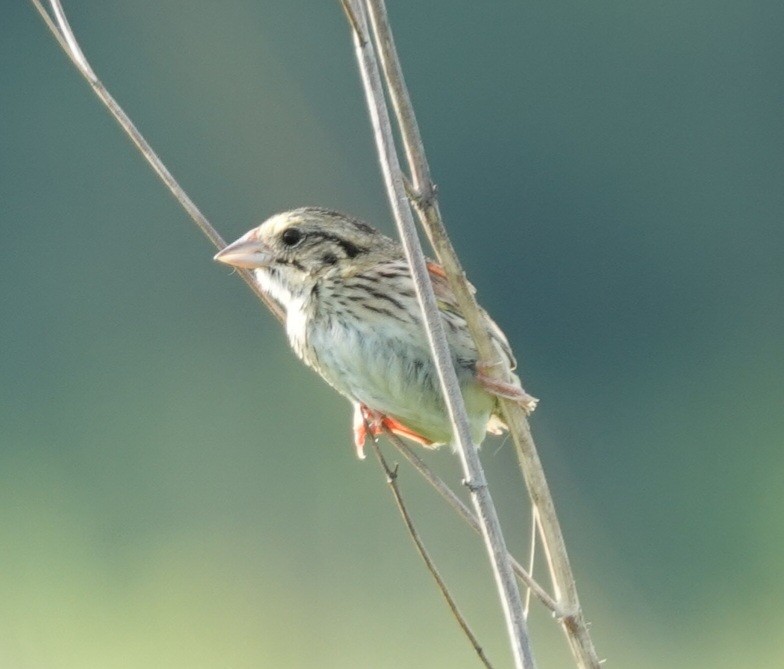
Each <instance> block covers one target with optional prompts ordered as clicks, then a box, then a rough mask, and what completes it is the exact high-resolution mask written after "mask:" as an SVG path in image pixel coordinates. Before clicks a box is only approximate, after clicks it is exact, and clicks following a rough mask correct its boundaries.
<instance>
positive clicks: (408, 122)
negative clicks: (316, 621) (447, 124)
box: [366, 0, 601, 669]
mask: <svg viewBox="0 0 784 669" xmlns="http://www.w3.org/2000/svg"><path fill="white" fill-rule="evenodd" d="M366 4H367V7H368V11H369V14H370V20H371V24H372V26H373V34H374V36H375V39H376V45H377V48H378V52H379V54H380V58H381V64H382V67H383V71H384V76H385V80H386V84H387V90H388V91H389V96H390V98H391V100H392V105H393V108H394V110H395V114H396V117H397V121H398V127H399V129H400V134H401V138H402V143H403V147H404V150H405V153H406V158H407V162H408V166H409V170H410V171H411V181H412V190H413V194H414V196H413V197H412V198H411V199H412V203H413V205H414V208H415V209H416V211H417V213H418V215H419V218H420V221H421V223H422V225H423V227H424V229H425V231H426V232H427V235H428V238H429V239H430V242H431V244H432V246H433V248H434V250H435V252H436V255H437V256H438V260H439V262H440V263H441V265H442V266H443V268H444V270H445V272H446V275H447V278H448V280H449V284H450V286H451V288H452V290H453V292H454V294H455V296H456V298H457V301H458V304H459V306H460V310H461V313H462V314H463V316H464V317H465V319H466V321H467V323H468V327H469V330H470V332H471V335H472V336H473V338H474V341H475V342H476V345H477V350H478V351H479V355H480V359H481V360H483V361H484V362H485V363H486V369H487V370H488V373H489V374H490V375H491V376H494V377H495V378H497V379H499V380H502V381H504V380H507V379H508V378H509V374H510V370H509V369H508V367H507V366H506V364H505V363H504V362H503V361H499V359H498V355H497V353H496V350H495V347H494V345H493V343H492V341H491V339H490V335H489V333H488V331H487V328H486V326H485V324H484V319H483V318H482V316H481V312H480V310H479V306H478V304H477V302H476V299H475V297H474V295H473V292H472V291H471V289H470V286H469V284H468V282H467V281H466V278H465V272H464V271H463V269H462V267H461V265H460V262H459V260H458V258H457V254H456V253H455V251H454V248H453V246H452V244H451V242H450V240H449V237H448V236H447V233H446V229H445V228H444V225H443V222H442V219H441V213H440V211H439V207H438V201H437V196H436V189H435V188H434V186H433V182H432V180H431V177H430V168H429V166H428V162H427V158H426V155H425V150H424V145H423V143H422V138H421V135H420V133H419V126H418V124H417V121H416V116H415V114H414V109H413V106H412V104H411V98H410V96H409V93H408V89H407V87H406V84H405V80H404V78H403V72H402V68H401V66H400V60H399V58H398V55H397V51H396V49H395V44H394V40H393V36H392V31H391V28H390V25H389V20H388V17H387V13H386V7H385V5H384V0H366ZM499 362H500V363H501V364H498V363H499ZM501 407H502V411H503V414H504V418H505V419H506V423H507V425H508V426H509V431H510V434H511V436H512V440H513V441H514V444H515V448H516V452H517V454H518V460H519V462H520V468H521V470H522V474H523V477H524V479H525V482H526V485H527V487H528V491H529V495H530V496H531V502H532V504H533V505H534V507H535V509H536V513H537V514H538V521H539V522H538V524H539V527H540V528H541V533H542V539H543V543H544V548H545V555H546V557H547V561H548V565H549V568H550V573H551V576H552V580H553V585H554V589H555V596H556V600H557V601H558V605H559V608H560V609H562V610H564V611H566V612H567V613H566V615H564V616H563V617H562V618H561V619H560V620H561V624H562V626H563V629H564V632H565V633H566V636H567V639H568V641H569V645H570V647H571V649H572V653H573V655H574V658H575V661H576V662H577V666H578V667H580V668H581V669H598V667H599V666H600V664H601V662H600V660H599V657H598V655H597V654H596V650H595V648H594V645H593V641H592V639H591V636H590V633H589V632H588V627H587V624H586V621H585V618H584V616H583V613H582V609H581V607H580V602H579V599H578V596H577V588H576V585H575V581H574V576H573V573H572V570H571V566H570V564H569V557H568V554H567V552H566V544H565V542H564V539H563V535H562V533H561V527H560V523H559V522H558V517H557V515H556V512H555V505H554V503H553V499H552V495H551V494H550V490H549V486H548V485H547V479H546V478H545V475H544V469H543V468H542V465H541V462H540V460H539V455H538V453H537V450H536V445H535V444H534V440H533V437H532V435H531V430H530V426H529V424H528V420H527V418H526V415H525V413H524V411H523V410H522V408H521V407H520V406H519V405H518V404H517V403H515V402H512V401H509V400H504V399H501Z"/></svg>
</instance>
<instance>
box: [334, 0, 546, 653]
mask: <svg viewBox="0 0 784 669" xmlns="http://www.w3.org/2000/svg"><path fill="white" fill-rule="evenodd" d="M343 4H344V8H345V9H346V11H347V13H348V15H349V16H352V15H353V17H354V20H353V21H351V25H352V28H353V30H352V33H353V37H354V46H355V52H356V56H357V61H358V63H359V68H360V72H361V75H362V83H363V87H364V90H365V97H366V100H367V103H368V109H369V112H370V118H371V122H372V126H373V134H374V136H375V139H376V148H377V150H378V153H379V159H380V163H381V172H382V175H383V178H384V185H385V186H386V189H387V196H388V198H389V201H390V205H391V207H392V213H393V215H394V218H395V222H396V224H397V228H398V233H399V235H400V239H401V242H402V244H403V249H404V251H405V254H406V259H407V261H408V264H409V266H410V268H411V275H412V278H413V280H414V287H415V290H416V294H417V299H418V301H419V305H420V308H421V310H422V317H423V319H424V323H425V329H426V333H427V339H428V343H429V344H430V350H431V353H432V355H433V361H434V364H435V365H436V368H437V370H438V377H439V381H440V383H441V389H442V392H443V394H444V400H445V402H446V405H447V409H448V412H449V417H450V419H451V421H452V425H453V436H454V444H455V446H456V447H457V450H458V454H459V456H460V462H461V465H462V467H463V472H464V475H465V484H466V486H467V487H468V489H469V490H470V491H471V500H472V502H473V504H474V507H475V509H476V512H477V516H478V517H479V521H480V524H481V527H482V537H483V539H484V542H485V547H486V549H487V553H488V557H489V559H490V564H491V567H492V571H493V575H494V577H495V581H496V587H497V590H498V595H499V598H500V601H501V608H502V610H503V613H504V619H505V621H506V626H507V634H508V636H509V641H510V645H511V647H512V656H513V657H514V661H515V666H516V667H519V668H520V669H530V668H532V667H534V660H533V655H532V653H531V647H530V640H529V636H528V629H527V626H526V622H525V617H524V615H523V605H522V600H521V598H520V592H519V589H518V587H517V582H516V580H515V578H514V574H513V573H512V568H511V565H510V564H509V558H508V552H507V550H506V542H505V540H504V536H503V533H502V531H501V525H500V523H499V521H498V514H497V513H496V510H495V506H494V504H493V500H492V497H491V496H490V491H489V488H488V486H487V482H486V479H485V475H484V470H483V469H482V464H481V462H480V461H479V456H478V453H477V448H476V446H475V445H474V443H473V441H472V440H471V435H470V430H469V426H468V416H467V414H466V410H465V405H464V403H463V397H462V394H461V393H460V386H459V384H458V381H457V375H456V373H455V369H454V366H453V365H452V361H451V356H450V353H449V347H448V345H447V341H446V335H445V333H444V330H443V325H442V322H441V315H440V312H439V310H438V306H437V303H436V298H435V295H434V294H433V286H432V284H431V283H430V278H429V276H428V271H427V267H426V265H425V257H424V254H423V253H422V246H421V244H420V242H419V237H418V236H417V233H416V226H415V225H414V220H413V216H412V213H411V208H410V206H409V202H408V197H407V195H406V191H405V186H404V184H403V179H402V175H401V171H400V165H399V162H398V158H397V152H396V150H395V145H394V139H393V136H392V126H391V124H390V120H389V112H388V111H387V107H386V101H385V99H384V93H383V86H382V82H381V74H380V72H379V69H378V63H377V61H376V56H375V50H374V48H373V44H372V42H370V41H369V40H368V39H367V38H366V35H367V19H366V14H365V7H364V5H363V4H362V3H361V2H359V1H357V0H343ZM358 31H361V34H360V32H358Z"/></svg>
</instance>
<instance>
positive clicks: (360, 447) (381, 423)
mask: <svg viewBox="0 0 784 669" xmlns="http://www.w3.org/2000/svg"><path fill="white" fill-rule="evenodd" d="M385 428H386V429H388V430H390V431H391V432H394V433H395V434H397V435H400V436H401V437H406V438H408V439H411V440H412V441H416V442H418V443H420V444H422V445H423V446H432V445H433V442H432V441H431V440H430V439H428V438H427V437H423V436H422V435H421V434H418V433H416V432H414V431H413V430H411V429H410V428H407V427H406V426H405V425H403V424H402V423H399V422H398V421H396V420H395V419H394V418H389V417H388V416H385V415H384V414H382V413H380V412H378V411H375V410H373V409H370V408H368V407H367V406H365V405H364V404H360V403H359V402H356V403H355V404H354V446H355V447H356V449H357V457H358V458H359V459H360V460H364V459H365V440H366V439H367V436H368V434H369V435H370V436H371V437H373V438H375V437H377V436H378V435H379V434H381V433H382V432H383V431H384V429H385Z"/></svg>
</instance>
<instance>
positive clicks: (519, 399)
mask: <svg viewBox="0 0 784 669" xmlns="http://www.w3.org/2000/svg"><path fill="white" fill-rule="evenodd" d="M491 366H492V365H487V364H485V363H482V362H477V363H476V380H477V381H478V382H479V385H480V386H482V387H483V388H484V389H485V390H486V391H487V392H489V393H491V394H493V395H495V396H497V397H503V398H504V399H507V400H512V402H516V403H517V404H519V405H520V406H521V407H522V408H523V411H525V413H526V415H530V414H531V412H532V411H533V410H534V409H536V405H537V404H538V403H539V400H538V399H537V398H536V397H534V396H533V395H529V394H528V393H527V392H525V390H523V389H522V387H521V386H519V385H517V384H516V383H510V382H508V381H501V380H500V379H494V378H492V377H490V376H488V374H487V372H486V370H487V368H488V367H491Z"/></svg>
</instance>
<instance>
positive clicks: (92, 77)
mask: <svg viewBox="0 0 784 669" xmlns="http://www.w3.org/2000/svg"><path fill="white" fill-rule="evenodd" d="M30 2H32V3H33V5H34V6H35V8H36V9H37V10H38V13H39V14H40V15H41V18H43V20H44V22H45V23H46V25H47V27H48V28H49V30H50V31H51V32H52V34H53V35H54V37H55V39H56V40H57V43H58V44H59V45H60V46H61V47H62V49H63V51H65V53H66V55H67V56H68V57H69V58H70V59H71V62H72V63H73V64H74V66H75V67H76V69H77V70H78V71H79V73H80V74H81V75H82V76H83V77H84V78H85V79H86V80H87V82H88V83H89V84H90V86H91V87H92V89H93V91H94V92H95V94H96V95H97V96H98V97H99V98H100V100H101V102H103V104H104V106H105V107H106V108H107V109H108V110H109V112H110V113H111V115H112V116H114V118H115V119H116V120H117V122H118V123H119V124H120V127H122V129H123V130H124V131H125V133H126V134H127V135H128V137H129V138H130V139H131V141H132V142H133V143H134V144H135V145H136V148H137V149H139V152H140V153H141V154H142V155H143V156H144V157H145V159H146V160H147V162H148V163H149V164H150V166H151V167H152V169H153V171H154V172H155V173H156V174H157V175H158V176H159V177H160V179H161V181H163V183H164V184H166V187H167V188H168V189H169V190H170V191H171V193H172V195H174V197H175V198H176V199H177V201H178V202H179V203H180V204H181V205H182V206H183V208H184V209H185V211H186V212H188V214H189V215H190V217H191V219H192V220H193V222H194V223H196V225H197V226H198V228H199V229H200V230H201V231H202V232H203V233H204V235H205V236H206V237H207V238H208V239H209V240H210V241H211V242H212V243H213V244H214V245H215V247H216V248H217V249H222V248H223V247H224V246H226V242H224V241H223V238H222V237H221V236H220V235H219V234H218V232H217V231H216V230H215V228H213V227H212V225H211V224H210V222H209V221H208V220H207V218H206V217H205V216H204V214H202V213H201V211H200V210H199V208H198V207H197V206H196V204H195V203H194V202H193V200H191V199H190V197H188V194H187V193H186V192H185V191H184V190H183V188H182V186H180V184H179V183H178V182H177V180H176V179H175V178H174V176H172V173H171V172H169V170H168V169H167V167H166V165H164V164H163V161H161V159H160V158H159V157H158V155H157V154H156V153H155V151H153V149H152V147H151V146H150V145H149V144H148V142H147V140H146V139H145V138H144V137H143V136H142V134H141V133H140V132H139V130H138V129H137V128H136V126H135V125H134V123H133V122H132V121H131V119H130V118H129V117H128V115H127V114H126V113H125V112H124V111H123V109H122V107H120V105H119V104H118V103H117V101H116V100H115V99H114V98H113V97H112V96H111V95H110V94H109V91H108V90H107V89H106V87H105V86H104V85H103V83H102V82H101V80H100V79H99V78H98V76H97V75H96V74H95V72H94V71H93V69H92V67H90V63H89V62H88V61H87V58H85V56H84V54H83V53H82V50H81V48H80V47H79V42H78V41H77V40H76V36H75V35H74V33H73V31H72V30H71V26H70V25H69V24H68V20H67V19H66V16H65V13H64V12H63V8H62V6H61V4H60V0H49V3H50V5H51V7H52V12H53V13H54V18H52V15H51V14H50V13H49V12H47V11H46V8H45V7H44V6H43V4H42V3H41V2H40V0H30ZM236 272H237V274H239V275H240V277H241V278H242V280H243V281H245V283H246V284H248V286H249V287H250V289H251V290H252V291H253V292H254V293H255V294H256V296H257V297H258V298H259V299H260V300H261V301H262V302H263V303H264V304H265V305H266V306H267V307H268V308H269V310H270V311H272V313H273V314H274V315H275V317H276V318H277V319H278V320H279V321H283V309H282V308H281V306H280V305H279V304H278V303H277V302H275V301H274V300H273V299H272V298H270V296H269V295H267V294H266V293H264V292H263V291H262V290H261V287H260V286H259V285H258V283H257V282H256V280H255V279H254V277H253V274H252V273H251V272H249V271H248V270H244V269H242V270H236Z"/></svg>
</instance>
